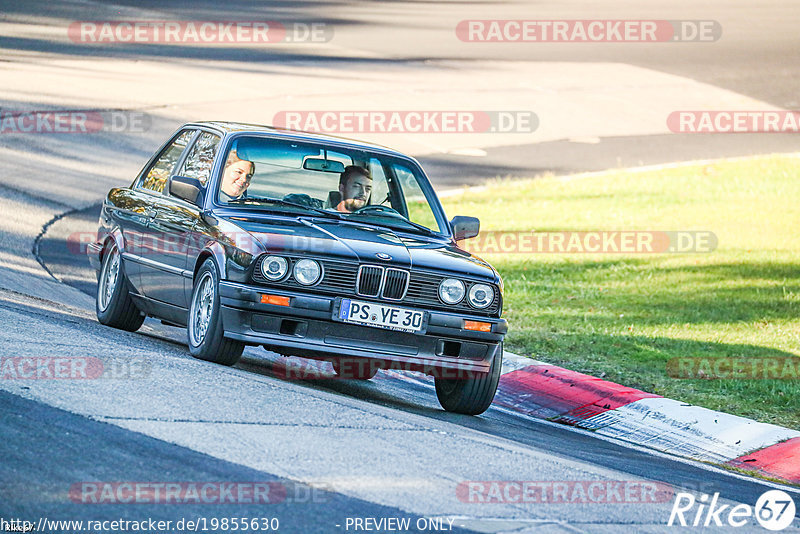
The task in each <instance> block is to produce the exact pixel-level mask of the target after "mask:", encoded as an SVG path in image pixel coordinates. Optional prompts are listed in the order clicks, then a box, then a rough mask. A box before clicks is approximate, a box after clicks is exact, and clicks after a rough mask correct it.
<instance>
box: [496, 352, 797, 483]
mask: <svg viewBox="0 0 800 534" xmlns="http://www.w3.org/2000/svg"><path fill="white" fill-rule="evenodd" d="M504 360H505V362H504V365H503V375H502V376H501V378H500V385H499V386H498V389H497V396H496V397H495V401H494V402H495V404H496V405H498V406H502V407H505V408H507V409H511V410H513V411H515V412H519V413H523V414H526V415H529V416H532V417H536V418H541V419H547V420H550V421H554V422H559V423H565V424H569V425H574V426H577V427H580V428H584V429H587V430H591V431H593V432H594V433H596V434H599V435H602V436H607V437H612V438H616V439H619V440H623V441H628V442H631V443H635V444H637V445H641V446H645V447H649V448H652V449H656V450H659V451H662V452H665V453H669V454H675V455H678V456H683V457H688V458H692V459H695V460H700V461H704V462H711V463H717V464H726V465H730V466H734V467H739V468H742V469H747V470H752V471H757V472H760V473H761V474H763V475H766V476H770V477H773V478H778V479H782V480H785V481H787V482H791V483H794V484H800V432H798V431H796V430H791V429H788V428H783V427H780V426H776V425H771V424H766V423H759V422H757V421H753V420H752V419H747V418H745V417H739V416H735V415H730V414H726V413H722V412H716V411H714V410H708V409H706V408H701V407H699V406H692V405H690V404H686V403H683V402H679V401H675V400H672V399H666V398H664V397H661V396H659V395H654V394H652V393H645V392H644V391H639V390H637V389H633V388H628V387H625V386H621V385H619V384H615V383H613V382H608V381H605V380H602V379H600V378H595V377H593V376H589V375H584V374H581V373H577V372H575V371H570V370H568V369H562V368H560V367H556V366H554V365H548V364H545V363H542V362H537V361H533V360H530V359H527V358H524V357H521V356H518V355H516V354H512V353H509V352H506V353H505V354H504ZM526 364H527V365H526Z"/></svg>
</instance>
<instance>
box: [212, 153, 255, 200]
mask: <svg viewBox="0 0 800 534" xmlns="http://www.w3.org/2000/svg"><path fill="white" fill-rule="evenodd" d="M255 172H256V164H255V163H253V162H252V161H248V160H246V159H240V158H239V156H237V155H236V151H235V150H232V151H231V153H230V154H228V161H226V162H225V171H224V172H223V173H222V183H221V184H220V186H219V188H220V200H225V201H227V200H233V199H236V198H241V196H242V195H244V192H245V191H247V188H248V187H250V180H252V179H253V174H255Z"/></svg>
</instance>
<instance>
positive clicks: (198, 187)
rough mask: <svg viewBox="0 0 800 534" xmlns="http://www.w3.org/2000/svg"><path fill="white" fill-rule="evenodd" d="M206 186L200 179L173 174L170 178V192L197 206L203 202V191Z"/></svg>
mask: <svg viewBox="0 0 800 534" xmlns="http://www.w3.org/2000/svg"><path fill="white" fill-rule="evenodd" d="M204 191H205V188H204V187H203V184H201V183H200V180H198V179H196V178H187V177H186V176H173V177H172V178H170V180H169V194H170V195H172V196H174V197H178V198H180V199H183V200H185V201H186V202H191V203H192V204H194V205H195V206H199V205H201V204H202V203H203V192H204Z"/></svg>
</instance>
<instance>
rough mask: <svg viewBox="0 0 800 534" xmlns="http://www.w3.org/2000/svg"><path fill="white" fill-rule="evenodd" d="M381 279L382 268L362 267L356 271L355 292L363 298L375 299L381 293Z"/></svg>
mask: <svg viewBox="0 0 800 534" xmlns="http://www.w3.org/2000/svg"><path fill="white" fill-rule="evenodd" d="M382 279H383V267H375V266H373V265H362V266H361V268H360V269H359V270H358V290H357V291H356V292H357V293H358V294H359V295H364V296H365V297H377V296H378V295H379V294H380V292H381V282H382Z"/></svg>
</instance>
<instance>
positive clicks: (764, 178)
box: [443, 156, 800, 429]
mask: <svg viewBox="0 0 800 534" xmlns="http://www.w3.org/2000/svg"><path fill="white" fill-rule="evenodd" d="M443 203H444V205H445V209H446V211H447V213H448V215H450V216H452V215H457V214H461V215H474V216H477V217H479V218H480V219H481V226H482V231H487V230H496V231H500V230H514V231H531V230H536V231H561V230H567V231H570V230H572V231H575V230H611V231H613V230H710V231H712V232H714V233H715V234H716V235H717V237H718V239H719V245H718V248H717V249H716V250H715V251H714V252H711V253H705V254H699V253H698V254H648V255H645V254H640V255H618V254H527V255H522V254H488V255H486V256H485V259H486V260H488V261H489V262H491V263H492V264H493V265H494V266H495V267H496V268H497V269H498V270H499V271H500V273H501V274H502V276H503V279H504V282H505V293H504V298H505V311H504V315H505V317H506V318H507V319H508V321H509V326H510V328H509V334H508V336H507V338H506V339H507V348H509V349H510V350H513V351H516V352H520V353H522V354H525V355H529V356H531V357H535V358H537V359H541V360H544V361H547V362H549V363H553V364H557V365H560V366H564V367H567V368H569V369H573V370H576V371H580V372H584V373H588V374H592V375H595V376H602V377H604V378H605V379H607V380H611V381H614V382H619V383H622V384H625V385H628V386H632V387H635V388H639V389H642V390H645V391H649V392H652V393H657V394H659V395H663V396H666V397H670V398H674V399H678V400H682V401H686V402H689V403H692V404H697V405H700V406H705V407H707V408H711V409H715V410H721V411H724V412H728V413H733V414H737V415H742V416H746V417H751V418H753V419H757V420H759V421H764V422H770V423H775V424H779V425H783V426H788V427H791V428H796V429H800V380H763V379H762V380H732V379H724V380H721V379H720V380H708V379H706V380H698V379H692V380H686V379H674V378H670V377H668V376H667V374H666V362H667V361H668V360H670V359H671V358H677V357H686V356H698V357H723V356H724V357H733V358H764V357H770V356H781V357H786V356H789V357H798V356H800V158H796V157H791V156H769V157H759V158H753V159H749V160H742V161H728V162H718V163H714V164H704V165H687V166H681V167H676V168H670V169H662V170H654V171H615V172H608V173H604V174H602V175H591V176H585V177H577V178H566V179H565V178H557V177H552V176H545V177H541V178H537V179H532V180H522V181H503V180H498V181H494V182H491V183H490V184H489V185H488V187H487V189H485V190H483V189H482V190H477V191H470V190H467V191H466V192H464V193H463V194H459V195H457V196H451V197H447V198H444V199H443Z"/></svg>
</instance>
